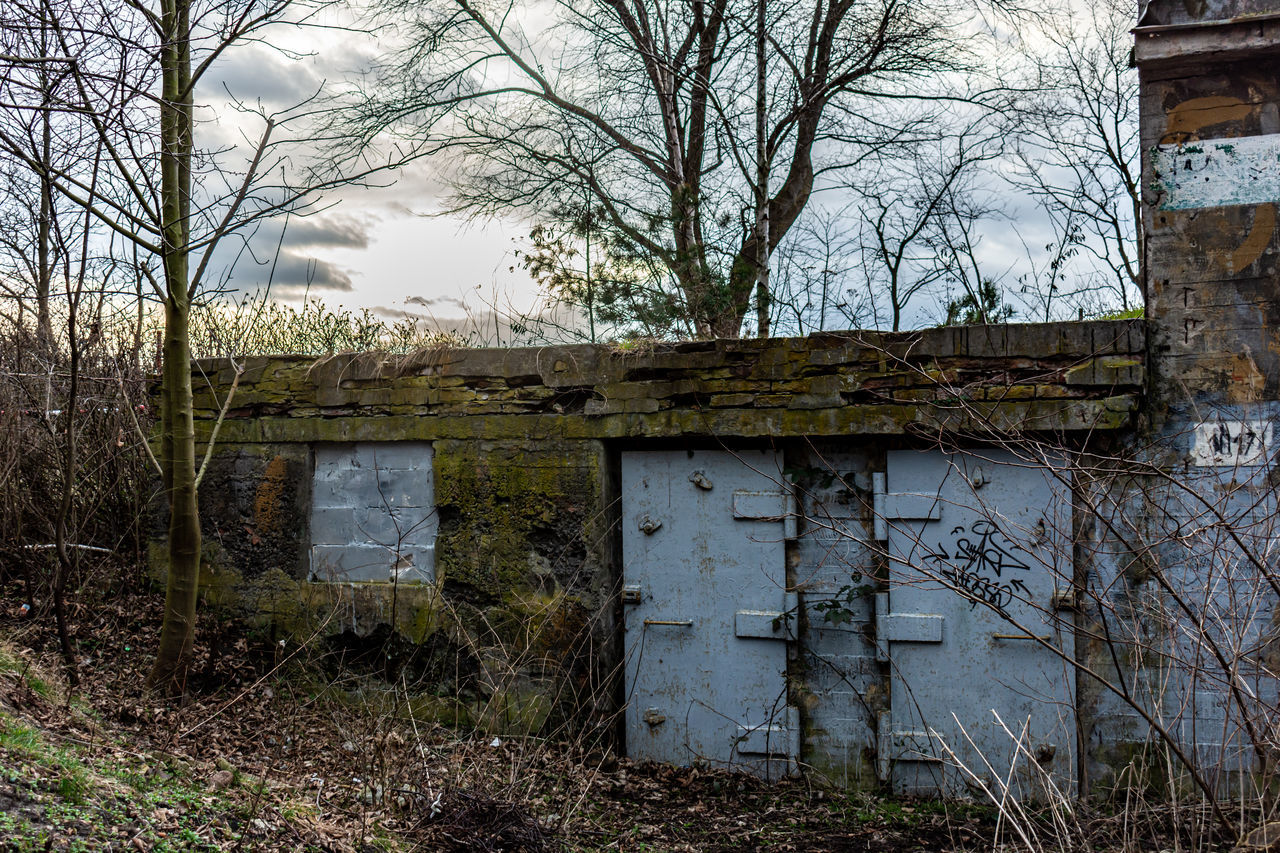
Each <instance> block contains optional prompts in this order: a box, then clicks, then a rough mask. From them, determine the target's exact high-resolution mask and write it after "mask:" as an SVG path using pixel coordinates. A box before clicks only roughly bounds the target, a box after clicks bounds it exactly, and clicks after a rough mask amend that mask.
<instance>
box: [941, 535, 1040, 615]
mask: <svg viewBox="0 0 1280 853" xmlns="http://www.w3.org/2000/svg"><path fill="white" fill-rule="evenodd" d="M951 535H952V536H954V537H956V539H955V542H954V543H953V544H952V547H951V551H950V553H948V551H947V548H946V546H945V545H944V544H942V543H939V544H938V547H937V548H936V549H935V551H934V553H932V554H929V555H928V556H927V557H926V558H925V559H927V560H929V561H931V562H933V563H934V564H935V565H936V566H937V572H938V575H939V576H940V577H942V578H943V579H944V580H946V581H947V582H948V583H949V584H951V585H952V586H953V587H954V588H955V589H956V590H957V591H958V592H960V593H961V594H962V595H964V596H965V597H966V598H968V599H969V608H970V609H973V608H974V607H977V606H978V603H979V602H982V603H984V604H987V605H989V606H991V607H993V608H995V609H996V610H998V611H999V612H1000V613H1004V612H1005V608H1006V607H1008V606H1009V605H1010V604H1011V603H1012V602H1013V600H1014V598H1015V597H1017V595H1018V594H1019V593H1021V594H1022V596H1023V597H1025V596H1026V595H1028V593H1029V592H1030V591H1029V590H1028V589H1027V587H1026V585H1025V584H1024V583H1023V582H1022V580H1021V579H1020V578H1017V577H1005V572H1006V571H1010V570H1012V569H1017V570H1020V571H1024V572H1029V571H1031V567H1030V566H1028V565H1027V564H1026V563H1025V562H1023V561H1022V560H1020V559H1019V558H1018V557H1017V553H1018V552H1021V551H1022V546H1020V545H1018V544H1017V543H1015V542H1014V541H1013V540H1012V539H1010V538H1009V537H1008V536H1006V535H1005V533H1004V531H1002V530H1001V529H1000V528H999V527H997V526H996V525H995V524H993V523H992V522H990V521H987V520H985V519H982V520H979V521H975V522H974V523H973V524H971V525H970V526H969V528H968V529H967V530H966V529H965V528H964V527H956V528H953V529H952V531H951ZM992 575H994V577H992Z"/></svg>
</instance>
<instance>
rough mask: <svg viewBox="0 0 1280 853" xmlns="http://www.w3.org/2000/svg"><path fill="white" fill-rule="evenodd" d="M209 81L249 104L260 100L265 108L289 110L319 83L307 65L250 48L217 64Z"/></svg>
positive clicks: (259, 48) (263, 50) (275, 53)
mask: <svg viewBox="0 0 1280 853" xmlns="http://www.w3.org/2000/svg"><path fill="white" fill-rule="evenodd" d="M211 82H212V83H213V85H214V86H216V87H217V88H218V89H219V90H223V87H225V91H227V92H230V93H231V95H232V97H234V98H236V99H238V100H241V101H245V102H249V103H252V102H254V101H257V100H259V99H260V100H262V101H263V103H264V104H267V105H269V106H274V107H289V106H293V105H294V104H299V103H301V102H303V101H305V100H306V99H308V98H310V97H312V96H313V95H315V93H316V91H317V90H318V89H319V88H320V86H321V84H322V82H323V81H322V80H321V79H320V78H319V77H317V76H316V74H315V72H314V71H313V70H312V68H311V67H309V65H308V64H307V63H303V62H298V61H295V60H291V59H288V58H287V57H284V56H281V55H280V54H279V53H278V52H276V51H274V50H271V49H269V48H265V47H260V46H252V47H246V48H244V49H242V50H240V51H238V52H237V53H236V55H235V56H234V57H228V58H227V59H226V60H224V61H223V62H221V63H219V65H218V67H217V68H216V69H215V77H214V80H213V81H211ZM206 91H210V92H212V89H206Z"/></svg>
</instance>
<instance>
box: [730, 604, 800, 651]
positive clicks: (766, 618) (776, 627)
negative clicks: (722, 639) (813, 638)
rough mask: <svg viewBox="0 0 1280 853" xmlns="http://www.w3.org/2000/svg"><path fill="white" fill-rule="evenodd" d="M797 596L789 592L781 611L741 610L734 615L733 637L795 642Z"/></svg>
mask: <svg viewBox="0 0 1280 853" xmlns="http://www.w3.org/2000/svg"><path fill="white" fill-rule="evenodd" d="M796 604H797V599H796V594H795V593H794V592H788V593H786V594H785V597H784V599H783V605H782V609H781V610H739V611H738V612H736V613H734V614H733V635H734V636H735V637H742V638H746V639H758V640H794V639H795V626H794V621H795V618H796Z"/></svg>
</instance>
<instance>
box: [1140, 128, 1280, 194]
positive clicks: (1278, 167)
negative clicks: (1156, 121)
mask: <svg viewBox="0 0 1280 853" xmlns="http://www.w3.org/2000/svg"><path fill="white" fill-rule="evenodd" d="M1154 155H1155V156H1154V158H1153V167H1154V170H1155V183H1156V187H1155V188H1156V189H1157V190H1159V191H1160V192H1161V197H1160V201H1159V207H1160V208H1161V209H1162V210H1188V209H1191V208H1197V207H1229V206H1232V205H1242V204H1265V203H1267V202H1280V134H1275V133H1271V134H1265V135H1263V136H1242V137H1239V138H1237V139H1207V140H1201V141H1196V142H1186V143H1183V144H1181V145H1160V146H1157V147H1156V149H1155V152H1154Z"/></svg>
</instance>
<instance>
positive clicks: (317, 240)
mask: <svg viewBox="0 0 1280 853" xmlns="http://www.w3.org/2000/svg"><path fill="white" fill-rule="evenodd" d="M284 244H285V245H286V246H291V247H299V246H309V247H332V248H342V249H367V248H369V223H368V222H364V221H361V220H359V219H356V218H354V217H350V216H329V217H309V218H306V219H298V218H295V219H293V220H291V221H290V222H289V227H288V230H287V231H285V235H284Z"/></svg>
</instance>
